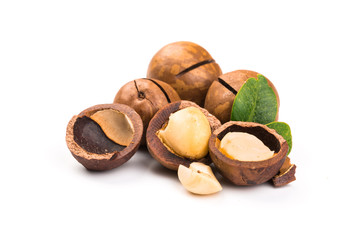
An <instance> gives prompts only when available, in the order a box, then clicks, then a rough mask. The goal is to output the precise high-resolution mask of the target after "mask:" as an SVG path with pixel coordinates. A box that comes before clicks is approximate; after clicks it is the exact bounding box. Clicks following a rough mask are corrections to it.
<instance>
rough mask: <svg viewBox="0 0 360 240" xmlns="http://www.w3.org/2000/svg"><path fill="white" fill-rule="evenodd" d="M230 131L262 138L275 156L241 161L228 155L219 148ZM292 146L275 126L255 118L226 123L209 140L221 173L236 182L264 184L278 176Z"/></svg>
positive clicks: (239, 183) (210, 148) (213, 159)
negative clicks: (257, 120) (258, 121)
mask: <svg viewBox="0 0 360 240" xmlns="http://www.w3.org/2000/svg"><path fill="white" fill-rule="evenodd" d="M228 132H246V133H249V134H252V135H254V136H256V137H257V138H259V139H260V140H261V141H262V142H263V143H264V144H265V145H266V146H267V147H269V148H270V150H273V151H275V154H274V156H273V157H271V158H269V159H266V160H262V161H239V160H234V159H230V158H228V157H226V156H225V155H224V154H222V153H221V152H220V150H219V144H220V141H221V139H222V138H223V137H224V136H225V134H226V133H228ZM288 149H289V146H288V144H287V142H286V141H285V139H284V138H283V137H282V136H281V135H279V134H277V133H276V131H275V130H273V129H270V128H268V127H267V126H265V125H262V124H259V123H253V122H235V121H231V122H228V123H225V124H224V125H222V126H221V127H219V128H218V129H216V130H215V131H214V132H213V134H212V135H211V137H210V140H209V152H210V157H211V160H212V161H213V163H214V164H215V166H216V167H217V168H218V169H219V170H220V172H221V174H222V175H223V176H224V177H225V178H227V179H228V180H229V181H230V182H232V183H234V184H236V185H254V184H261V183H264V182H266V181H268V180H270V179H271V178H272V177H274V176H275V175H276V174H277V173H278V172H279V169H280V168H281V166H282V165H283V163H284V161H285V159H286V154H287V152H288Z"/></svg>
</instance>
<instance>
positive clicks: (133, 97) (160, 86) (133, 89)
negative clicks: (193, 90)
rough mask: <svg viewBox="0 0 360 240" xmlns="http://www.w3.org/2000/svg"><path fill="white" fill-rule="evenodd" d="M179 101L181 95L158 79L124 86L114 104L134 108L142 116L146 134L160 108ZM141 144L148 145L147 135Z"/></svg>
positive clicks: (139, 80)
mask: <svg viewBox="0 0 360 240" xmlns="http://www.w3.org/2000/svg"><path fill="white" fill-rule="evenodd" d="M179 100H180V97H179V95H178V94H177V92H176V91H175V90H174V89H173V88H172V87H171V86H170V85H169V84H167V83H165V82H162V81H159V80H156V79H151V78H139V79H135V80H133V81H130V82H128V83H126V84H125V85H124V86H122V87H121V88H120V89H119V91H118V92H117V94H116V96H115V98H114V103H121V104H125V105H128V106H130V107H132V108H133V109H134V110H135V111H136V112H137V113H138V114H139V115H140V116H141V119H142V121H143V124H144V133H145V132H146V129H147V127H148V125H149V122H150V120H151V118H152V117H153V116H154V115H155V113H156V112H157V111H158V110H159V109H160V108H162V107H163V106H165V105H166V104H168V103H171V102H175V101H179ZM141 144H143V145H144V144H146V140H145V134H144V135H143V138H142V141H141Z"/></svg>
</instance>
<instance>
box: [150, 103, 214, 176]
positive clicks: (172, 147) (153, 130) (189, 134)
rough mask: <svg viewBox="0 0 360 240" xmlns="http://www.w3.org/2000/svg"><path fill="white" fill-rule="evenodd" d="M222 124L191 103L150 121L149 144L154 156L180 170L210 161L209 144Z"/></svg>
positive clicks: (173, 105) (162, 112)
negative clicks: (212, 134)
mask: <svg viewBox="0 0 360 240" xmlns="http://www.w3.org/2000/svg"><path fill="white" fill-rule="evenodd" d="M220 125H221V124H220V121H219V120H218V119H216V118H215V117H214V116H213V115H211V114H209V112H208V111H207V110H205V109H204V108H201V107H199V106H198V105H197V104H195V103H193V102H190V101H184V100H183V101H178V102H174V103H171V104H168V105H166V106H165V107H164V108H162V109H160V110H159V111H158V112H157V113H156V114H155V116H154V118H153V119H152V120H151V121H150V124H149V127H148V130H147V133H146V143H147V147H148V150H149V152H150V154H151V155H152V156H153V157H154V158H155V159H156V160H157V161H158V162H160V163H161V164H162V165H163V166H165V167H166V168H169V169H172V170H177V169H178V167H179V165H180V164H181V165H184V166H186V167H188V166H189V165H190V163H191V162H205V163H208V162H209V161H210V159H209V157H208V142H209V138H210V135H211V133H212V132H213V131H214V130H215V129H216V128H218V127H220Z"/></svg>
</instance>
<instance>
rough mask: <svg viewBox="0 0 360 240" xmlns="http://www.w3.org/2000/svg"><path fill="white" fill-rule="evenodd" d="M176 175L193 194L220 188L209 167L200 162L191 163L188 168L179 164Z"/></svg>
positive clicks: (215, 191)
mask: <svg viewBox="0 0 360 240" xmlns="http://www.w3.org/2000/svg"><path fill="white" fill-rule="evenodd" d="M178 177H179V180H180V182H181V184H182V185H183V186H184V187H185V188H186V190H188V191H189V192H192V193H195V194H212V193H217V192H219V191H221V190H222V187H221V185H220V183H219V181H218V180H217V179H216V177H215V175H214V173H213V172H212V170H211V168H210V167H209V166H208V165H205V164H203V163H200V162H193V163H191V164H190V166H189V168H187V167H185V166H184V165H179V169H178Z"/></svg>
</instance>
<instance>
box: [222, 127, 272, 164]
mask: <svg viewBox="0 0 360 240" xmlns="http://www.w3.org/2000/svg"><path fill="white" fill-rule="evenodd" d="M220 151H221V152H222V153H223V154H224V155H225V156H227V157H228V158H231V159H234V160H239V161H262V160H265V159H268V158H271V157H272V156H273V155H274V151H271V150H270V149H269V148H268V147H267V146H266V145H265V144H264V143H263V142H262V141H261V140H260V139H258V138H257V137H255V136H254V135H252V134H249V133H245V132H228V133H227V134H226V135H225V136H224V137H223V139H222V140H221V142H220Z"/></svg>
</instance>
